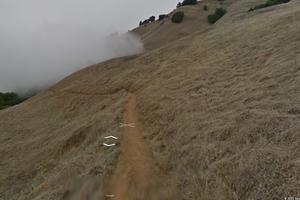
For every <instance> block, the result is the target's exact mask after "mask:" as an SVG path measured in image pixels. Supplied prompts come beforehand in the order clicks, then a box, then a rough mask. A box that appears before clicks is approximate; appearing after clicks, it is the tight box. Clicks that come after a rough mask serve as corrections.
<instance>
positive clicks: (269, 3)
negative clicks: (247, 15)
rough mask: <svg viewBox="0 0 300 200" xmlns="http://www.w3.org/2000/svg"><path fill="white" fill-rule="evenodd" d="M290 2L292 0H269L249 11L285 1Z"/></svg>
mask: <svg viewBox="0 0 300 200" xmlns="http://www.w3.org/2000/svg"><path fill="white" fill-rule="evenodd" d="M288 2H290V0H267V2H266V3H264V4H259V5H256V6H254V8H250V9H249V11H254V10H257V9H261V8H266V7H269V6H275V5H278V4H283V3H288Z"/></svg>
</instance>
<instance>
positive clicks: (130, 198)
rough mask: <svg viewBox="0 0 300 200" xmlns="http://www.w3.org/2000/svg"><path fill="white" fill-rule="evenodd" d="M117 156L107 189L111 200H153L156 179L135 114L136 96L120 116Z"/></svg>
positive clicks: (129, 101) (131, 95) (131, 96)
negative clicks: (122, 120)
mask: <svg viewBox="0 0 300 200" xmlns="http://www.w3.org/2000/svg"><path fill="white" fill-rule="evenodd" d="M124 123H125V124H132V125H133V127H132V126H125V127H124V128H123V133H122V134H123V136H122V141H121V155H120V159H119V162H118V165H117V168H116V171H115V173H114V175H113V177H112V181H111V184H110V186H109V188H110V189H109V192H110V194H111V195H113V196H114V197H113V198H112V199H115V200H139V199H140V200H142V199H143V200H147V199H153V198H152V196H153V194H154V193H155V190H156V189H155V188H156V187H157V186H156V183H157V178H156V177H157V176H156V175H155V172H154V164H153V162H152V159H151V155H150V153H149V151H148V149H147V148H146V145H145V144H144V141H143V137H142V127H141V125H140V124H139V121H138V116H137V112H136V96H135V95H134V94H131V93H130V94H129V97H128V102H127V105H126V108H125V112H124Z"/></svg>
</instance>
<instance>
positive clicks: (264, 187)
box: [0, 0, 300, 200]
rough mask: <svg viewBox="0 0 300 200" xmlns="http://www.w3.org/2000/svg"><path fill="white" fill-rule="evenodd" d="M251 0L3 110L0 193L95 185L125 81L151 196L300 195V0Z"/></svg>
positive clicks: (32, 194) (37, 198)
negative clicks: (150, 170)
mask: <svg viewBox="0 0 300 200" xmlns="http://www.w3.org/2000/svg"><path fill="white" fill-rule="evenodd" d="M257 2H261V1H251V0H243V1H232V2H231V3H230V4H229V5H228V6H229V7H228V14H227V15H226V16H225V17H224V18H222V19H221V20H220V21H219V22H217V23H216V24H215V25H213V26H210V27H209V28H204V30H205V31H202V30H199V31H194V28H191V31H190V32H191V33H193V34H191V35H190V36H189V35H188V33H189V32H188V31H187V33H186V35H187V36H186V37H177V38H176V39H178V38H180V40H174V41H173V42H172V41H169V42H166V43H165V42H160V41H159V40H160V39H153V40H154V43H155V45H153V46H152V47H151V39H149V41H146V47H147V45H149V46H148V49H152V50H148V51H146V52H145V53H143V54H141V55H136V56H131V57H125V58H119V59H113V60H110V61H107V62H104V63H101V64H99V65H94V66H91V67H88V68H86V69H83V70H81V71H79V72H77V73H75V74H73V75H71V76H69V77H67V78H66V79H64V80H63V81H61V82H60V83H58V84H57V85H55V86H53V87H52V88H50V89H49V90H47V91H45V92H43V93H41V94H39V95H38V96H36V97H34V98H32V99H31V100H29V101H27V102H25V103H23V104H21V105H18V106H16V107H13V108H9V109H7V110H4V111H1V112H0V130H1V131H0V132H1V133H0V143H1V146H0V157H1V160H0V169H1V170H0V199H1V200H2V199H4V200H6V199H11V200H14V199H19V200H31V199H34V200H42V199H62V198H63V196H64V195H65V198H66V199H68V198H71V197H72V198H71V199H99V198H100V197H102V196H103V195H104V194H102V192H103V190H102V188H103V187H105V185H106V183H108V182H109V180H110V178H111V175H112V174H113V173H114V171H115V168H116V166H117V163H118V158H119V154H120V153H122V152H120V147H117V148H113V149H106V148H104V147H102V146H101V144H102V142H103V137H104V136H107V135H115V136H122V130H121V129H120V127H119V123H120V122H122V121H123V119H122V116H123V112H124V107H125V105H126V102H127V97H128V92H130V93H134V94H135V95H136V101H137V108H136V109H137V112H138V113H139V121H140V122H141V124H142V127H143V137H144V140H145V143H146V144H147V147H148V148H149V150H150V151H151V152H152V156H151V157H153V160H154V162H155V165H156V168H157V170H159V171H160V173H162V174H163V175H162V179H163V180H164V181H163V185H165V186H162V188H161V190H160V191H158V192H157V199H162V200H163V199H164V200H165V199H172V200H174V199H178V200H181V199H193V200H194V199H197V200H202V199H203V200H207V199H211V200H213V199H226V200H227V199H282V198H283V197H285V196H300V191H299V188H300V164H299V159H300V147H299V144H300V88H299V85H300V64H299V63H300V34H299V30H300V24H299V21H300V3H299V1H292V2H291V3H289V4H285V5H280V6H274V7H271V8H267V9H262V10H259V11H255V12H253V13H247V12H246V11H247V10H248V9H249V5H250V7H251V6H253V4H256V3H257ZM198 8H199V12H200V10H201V12H202V7H198ZM203 12H204V11H203ZM203 19H204V18H203ZM186 23H188V22H187V21H186ZM201 23H204V21H203V22H201ZM153 26H154V24H153ZM179 26H180V25H179ZM182 26H185V22H183V24H182ZM202 26H203V27H206V26H207V25H204V24H203V25H202ZM188 27H189V26H186V28H188ZM178 28H179V29H180V27H178ZM179 29H175V30H176V31H178V32H179V33H180V31H179ZM175 30H173V29H171V28H170V30H169V31H171V32H172V33H174V32H176V31H175ZM180 30H181V29H180ZM139 31H140V32H142V30H139ZM153 31H154V30H151V32H152V33H151V34H150V35H151V37H153V38H157V37H159V36H155V35H156V34H154V33H153ZM163 31H167V30H163ZM145 32H147V31H145ZM159 35H160V34H159ZM162 35H163V34H162ZM151 37H150V36H149V38H151ZM145 40H146V39H145ZM160 43H161V45H159V44H160ZM156 47H159V48H156ZM68 191H69V192H68ZM69 193H70V194H69Z"/></svg>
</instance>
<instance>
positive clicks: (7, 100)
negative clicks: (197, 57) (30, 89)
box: [0, 92, 26, 110]
mask: <svg viewBox="0 0 300 200" xmlns="http://www.w3.org/2000/svg"><path fill="white" fill-rule="evenodd" d="M25 100H26V98H23V97H20V96H19V95H17V94H16V93H13V92H8V93H1V92H0V110H2V109H5V108H7V107H10V106H14V105H17V104H19V103H21V102H23V101H25Z"/></svg>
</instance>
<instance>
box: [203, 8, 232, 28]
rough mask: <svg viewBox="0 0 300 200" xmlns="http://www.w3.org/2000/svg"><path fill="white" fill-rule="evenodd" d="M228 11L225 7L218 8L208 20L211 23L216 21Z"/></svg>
mask: <svg viewBox="0 0 300 200" xmlns="http://www.w3.org/2000/svg"><path fill="white" fill-rule="evenodd" d="M226 13H227V11H226V10H225V9H224V8H217V9H216V11H215V13H214V14H212V15H208V17H207V20H208V22H209V23H210V24H214V23H216V22H217V21H218V20H219V19H220V18H222V17H223V16H224V15H225V14H226Z"/></svg>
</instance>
